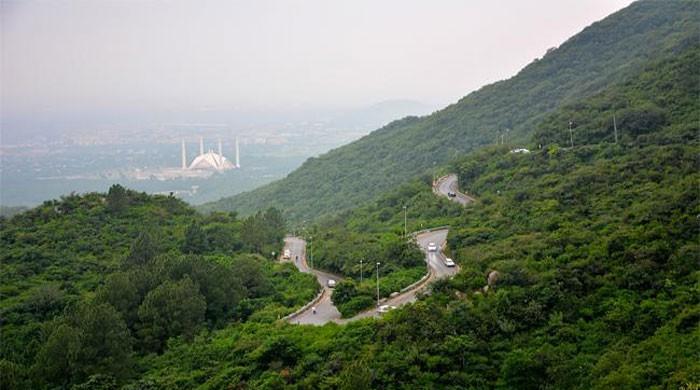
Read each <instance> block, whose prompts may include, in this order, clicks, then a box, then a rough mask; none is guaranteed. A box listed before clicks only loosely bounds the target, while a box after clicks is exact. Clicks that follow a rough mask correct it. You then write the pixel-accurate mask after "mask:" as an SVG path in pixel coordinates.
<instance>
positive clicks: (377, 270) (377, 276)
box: [377, 262, 380, 307]
mask: <svg viewBox="0 0 700 390" xmlns="http://www.w3.org/2000/svg"><path fill="white" fill-rule="evenodd" d="M379 264H380V263H379V262H377V307H379Z"/></svg>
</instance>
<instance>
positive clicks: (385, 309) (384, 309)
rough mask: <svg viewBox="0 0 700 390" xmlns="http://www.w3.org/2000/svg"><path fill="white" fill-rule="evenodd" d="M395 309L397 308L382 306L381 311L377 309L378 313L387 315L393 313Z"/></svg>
mask: <svg viewBox="0 0 700 390" xmlns="http://www.w3.org/2000/svg"><path fill="white" fill-rule="evenodd" d="M394 309H396V306H392V305H381V306H379V309H377V313H387V312H389V311H392V310H394Z"/></svg>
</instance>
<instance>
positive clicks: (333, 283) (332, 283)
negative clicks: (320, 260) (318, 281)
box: [327, 279, 335, 288]
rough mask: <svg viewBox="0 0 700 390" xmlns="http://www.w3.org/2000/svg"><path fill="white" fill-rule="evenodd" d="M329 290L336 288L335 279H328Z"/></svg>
mask: <svg viewBox="0 0 700 390" xmlns="http://www.w3.org/2000/svg"><path fill="white" fill-rule="evenodd" d="M327 285H328V288H335V280H333V279H328V283H327Z"/></svg>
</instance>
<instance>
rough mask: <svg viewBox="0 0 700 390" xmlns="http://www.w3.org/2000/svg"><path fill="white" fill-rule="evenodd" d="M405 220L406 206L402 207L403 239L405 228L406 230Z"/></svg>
mask: <svg viewBox="0 0 700 390" xmlns="http://www.w3.org/2000/svg"><path fill="white" fill-rule="evenodd" d="M407 221H408V220H407V218H406V206H403V238H406V232H407V230H406V228H407V224H406V223H407Z"/></svg>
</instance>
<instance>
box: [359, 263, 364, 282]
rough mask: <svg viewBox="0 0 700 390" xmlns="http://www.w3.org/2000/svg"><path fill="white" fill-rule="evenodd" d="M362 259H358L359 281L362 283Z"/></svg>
mask: <svg viewBox="0 0 700 390" xmlns="http://www.w3.org/2000/svg"><path fill="white" fill-rule="evenodd" d="M363 261H364V259H360V283H362V262H363Z"/></svg>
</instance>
